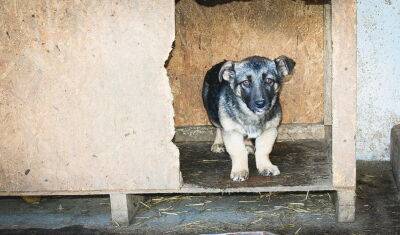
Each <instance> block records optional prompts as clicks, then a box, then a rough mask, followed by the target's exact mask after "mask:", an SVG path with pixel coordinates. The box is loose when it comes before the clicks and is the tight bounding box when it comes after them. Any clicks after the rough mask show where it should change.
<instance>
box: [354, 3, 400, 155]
mask: <svg viewBox="0 0 400 235" xmlns="http://www.w3.org/2000/svg"><path fill="white" fill-rule="evenodd" d="M357 15H358V17H357V21H358V28H357V31H358V32H357V33H358V39H357V40H358V79H357V83H358V85H357V89H358V91H357V92H358V94H357V112H358V124H357V126H358V128H357V150H356V151H357V158H358V159H367V160H388V159H389V152H388V147H389V142H390V141H389V133H390V129H391V127H392V126H393V125H395V124H397V123H400V69H399V64H400V1H399V0H358V9H357Z"/></svg>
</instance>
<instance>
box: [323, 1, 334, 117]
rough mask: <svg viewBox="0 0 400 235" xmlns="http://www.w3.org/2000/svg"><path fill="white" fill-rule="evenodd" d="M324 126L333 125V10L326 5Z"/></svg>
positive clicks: (329, 5)
mask: <svg viewBox="0 0 400 235" xmlns="http://www.w3.org/2000/svg"><path fill="white" fill-rule="evenodd" d="M324 125H332V8H331V4H328V3H326V4H324Z"/></svg>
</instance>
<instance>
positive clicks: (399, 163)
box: [390, 125, 400, 191]
mask: <svg viewBox="0 0 400 235" xmlns="http://www.w3.org/2000/svg"><path fill="white" fill-rule="evenodd" d="M390 162H391V164H392V169H393V176H394V180H395V182H396V184H397V188H398V189H399V191H400V125H396V126H394V127H393V128H392V130H391V133H390Z"/></svg>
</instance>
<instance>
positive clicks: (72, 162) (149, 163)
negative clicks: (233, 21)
mask: <svg viewBox="0 0 400 235" xmlns="http://www.w3.org/2000/svg"><path fill="white" fill-rule="evenodd" d="M0 12H1V14H0V22H1V23H0V29H1V30H0V32H1V33H0V58H1V60H0V130H1V131H0V194H2V195H8V194H14V195H15V194H17V195H18V194H21V193H22V192H30V193H29V194H43V193H45V192H47V193H62V192H67V193H68V192H72V191H73V192H75V193H76V192H80V194H86V193H88V192H89V193H90V192H99V191H103V193H104V192H112V191H117V190H122V191H123V190H133V189H143V188H145V189H149V188H153V189H162V188H165V189H176V188H178V187H179V186H180V172H179V153H178V149H177V148H176V146H175V145H174V144H173V143H172V142H171V140H172V138H173V135H174V124H173V107H172V93H171V89H170V86H169V83H168V77H167V74H166V70H165V68H164V67H163V65H164V62H165V60H166V59H167V57H168V54H169V52H170V50H171V44H172V42H173V39H174V31H175V30H174V26H175V24H174V12H175V9H174V1H172V0H163V1H140V0H134V1H131V0H129V1H128V0H126V1H125V0H116V1H40V0H32V1H23V0H21V1H0ZM144 97H148V98H146V99H145V98H144ZM154 146H157V147H156V148H155V147H154ZM85 192H86V193H85Z"/></svg>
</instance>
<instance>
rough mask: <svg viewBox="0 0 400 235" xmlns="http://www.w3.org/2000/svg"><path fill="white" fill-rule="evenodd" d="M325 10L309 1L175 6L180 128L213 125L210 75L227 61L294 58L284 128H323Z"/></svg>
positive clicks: (174, 78)
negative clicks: (205, 86) (205, 95)
mask: <svg viewBox="0 0 400 235" xmlns="http://www.w3.org/2000/svg"><path fill="white" fill-rule="evenodd" d="M323 22H324V14H323V5H306V3H305V2H304V1H292V0H279V1H278V0H254V1H234V2H231V3H228V4H221V5H216V6H214V7H206V6H202V5H199V4H197V3H196V2H195V1H193V0H180V1H179V2H178V3H177V5H176V39H175V49H174V50H173V53H172V58H171V60H170V61H169V64H168V75H169V77H170V82H171V86H172V91H173V94H174V108H175V125H176V126H193V125H194V126H196V125H207V124H209V122H208V119H207V116H206V113H205V110H204V108H203V104H202V101H201V94H200V93H201V88H202V82H203V77H204V74H205V73H206V71H207V70H208V69H209V68H210V67H211V66H212V65H213V64H216V63H218V62H220V61H222V60H224V59H228V60H240V59H243V58H245V57H247V56H251V55H261V56H266V57H269V58H275V57H277V56H279V55H287V56H289V57H292V58H293V59H294V60H295V61H296V62H297V65H296V71H295V74H294V75H293V76H292V78H291V79H290V81H288V82H287V83H285V85H284V88H283V90H282V94H281V102H282V106H283V123H321V122H322V121H323V116H324V111H323V109H324V102H323V97H324V95H323V88H324V82H323V74H324V71H323V65H324V59H323V58H324V53H323V47H324V25H323Z"/></svg>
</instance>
